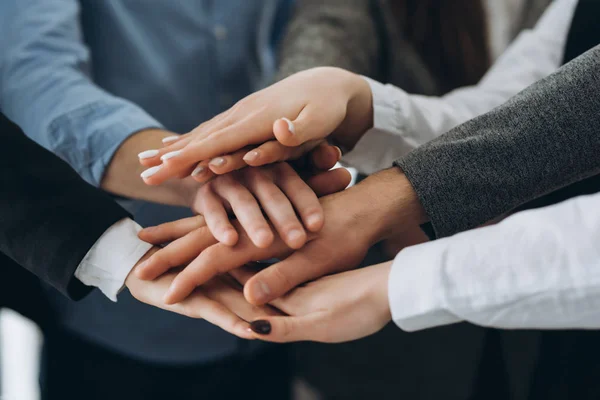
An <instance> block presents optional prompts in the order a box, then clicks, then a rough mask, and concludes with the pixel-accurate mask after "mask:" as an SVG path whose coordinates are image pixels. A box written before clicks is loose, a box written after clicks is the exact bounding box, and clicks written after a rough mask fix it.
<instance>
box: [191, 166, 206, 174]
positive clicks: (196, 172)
mask: <svg viewBox="0 0 600 400" xmlns="http://www.w3.org/2000/svg"><path fill="white" fill-rule="evenodd" d="M205 169H206V168H204V167H198V168H196V169H195V170H193V171H192V176H198V175H200V174H201V173H203V172H204V170H205Z"/></svg>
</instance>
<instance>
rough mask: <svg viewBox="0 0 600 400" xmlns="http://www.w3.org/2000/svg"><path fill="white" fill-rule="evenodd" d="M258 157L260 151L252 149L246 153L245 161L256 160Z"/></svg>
mask: <svg viewBox="0 0 600 400" xmlns="http://www.w3.org/2000/svg"><path fill="white" fill-rule="evenodd" d="M257 159H258V151H251V152H249V153H246V155H245V156H244V161H246V162H248V161H255V160H257Z"/></svg>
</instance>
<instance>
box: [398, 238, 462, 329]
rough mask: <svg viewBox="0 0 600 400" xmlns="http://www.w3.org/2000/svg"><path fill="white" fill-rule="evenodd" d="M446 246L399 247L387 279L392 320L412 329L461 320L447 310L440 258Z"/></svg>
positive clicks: (428, 244)
mask: <svg viewBox="0 0 600 400" xmlns="http://www.w3.org/2000/svg"><path fill="white" fill-rule="evenodd" d="M446 251H447V249H446V246H445V245H444V243H442V242H429V243H424V244H420V245H417V246H413V247H408V248H406V249H404V250H402V251H401V252H400V253H399V254H398V255H397V256H396V258H395V260H394V263H393V264H392V269H391V272H390V278H389V281H388V285H389V286H388V293H389V294H388V297H389V301H390V310H391V312H392V319H393V320H394V322H395V323H396V325H398V326H399V327H400V328H401V329H403V330H405V331H408V332H411V331H418V330H422V329H427V328H433V327H436V326H442V325H449V324H454V323H457V322H461V319H460V318H458V317H457V316H456V315H454V314H452V313H451V312H449V311H448V307H447V304H446V303H447V302H446V292H445V289H444V284H443V283H444V278H443V267H444V266H443V260H444V259H445V256H446Z"/></svg>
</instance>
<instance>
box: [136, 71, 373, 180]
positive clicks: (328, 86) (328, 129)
mask: <svg viewBox="0 0 600 400" xmlns="http://www.w3.org/2000/svg"><path fill="white" fill-rule="evenodd" d="M372 125H373V107H372V95H371V89H370V87H369V85H368V84H367V82H366V81H365V80H364V79H363V78H361V77H360V76H358V75H355V74H352V73H350V72H347V71H344V70H341V69H337V68H315V69H312V70H307V71H304V72H301V73H298V74H296V75H293V76H291V77H289V78H288V79H285V80H283V81H281V82H279V83H277V84H275V85H273V86H270V87H268V88H266V89H263V90H261V91H259V92H257V93H254V94H252V95H250V96H248V97H246V98H245V99H243V100H241V101H240V102H238V103H237V104H236V105H235V106H234V107H232V108H231V109H230V110H228V111H225V112H224V113H222V114H221V115H219V116H217V117H215V118H214V119H212V120H210V121H208V122H206V123H204V124H202V125H200V126H199V127H198V128H196V129H194V130H193V131H191V132H190V133H188V134H186V135H183V136H180V137H173V138H172V139H171V140H168V141H167V144H168V145H167V146H166V147H163V148H162V149H160V150H156V149H153V150H149V151H148V152H146V154H145V155H146V157H144V158H143V159H142V160H141V162H142V164H143V165H144V166H146V167H151V168H149V169H148V170H147V171H146V172H145V173H144V174H143V178H144V181H145V182H146V183H147V184H149V185H158V184H160V183H163V182H165V181H166V180H168V179H169V178H175V177H179V178H182V177H185V176H189V175H192V176H193V177H194V178H195V179H196V180H198V181H200V182H204V181H206V180H207V179H209V178H210V177H211V176H212V175H213V174H214V173H216V174H224V173H228V172H231V171H234V170H237V169H240V168H244V167H246V166H247V165H250V166H255V167H256V166H262V165H266V164H270V163H273V162H278V161H283V160H288V159H295V158H298V157H300V156H301V155H302V154H304V153H305V152H307V151H310V150H312V149H313V148H315V147H316V146H318V145H319V144H320V143H321V142H322V141H323V140H324V139H325V138H327V137H329V136H331V139H333V141H335V142H339V143H340V144H341V145H343V146H344V147H347V148H351V147H353V146H354V144H355V143H356V142H357V141H358V140H359V139H360V137H361V136H362V134H364V133H365V132H366V131H367V130H368V129H369V128H370V127H371V126H372ZM275 139H276V140H275Z"/></svg>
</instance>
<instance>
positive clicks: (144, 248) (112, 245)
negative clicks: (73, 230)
mask: <svg viewBox="0 0 600 400" xmlns="http://www.w3.org/2000/svg"><path fill="white" fill-rule="evenodd" d="M141 229H142V228H141V227H140V226H139V225H138V224H137V223H135V222H134V221H132V220H131V219H129V218H125V219H122V220H120V221H119V222H117V223H115V224H114V225H112V226H111V227H110V228H108V229H107V230H106V232H104V234H103V235H102V236H101V237H100V238H99V239H98V240H97V241H96V243H95V244H94V246H92V248H91V249H90V251H88V253H87V254H86V256H85V257H84V258H83V260H82V261H81V263H80V264H79V266H78V267H77V270H76V271H75V277H76V278H77V279H79V280H80V281H81V282H82V283H83V284H84V285H87V286H92V287H97V288H98V289H100V290H101V291H102V293H104V295H105V296H106V297H108V298H109V299H110V300H112V301H117V295H118V294H119V292H120V291H121V290H122V289H123V287H124V285H125V279H127V276H128V275H129V273H130V272H131V270H132V269H133V267H134V266H135V265H136V264H137V262H138V261H139V260H140V259H141V258H142V257H143V256H144V255H145V254H146V253H147V252H148V250H150V248H151V247H152V245H151V244H148V243H146V242H144V241H142V240H141V239H139V238H138V232H139V231H140V230H141Z"/></svg>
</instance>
